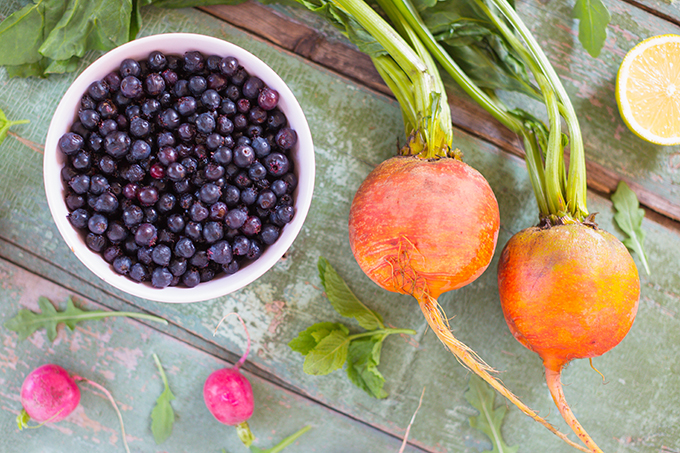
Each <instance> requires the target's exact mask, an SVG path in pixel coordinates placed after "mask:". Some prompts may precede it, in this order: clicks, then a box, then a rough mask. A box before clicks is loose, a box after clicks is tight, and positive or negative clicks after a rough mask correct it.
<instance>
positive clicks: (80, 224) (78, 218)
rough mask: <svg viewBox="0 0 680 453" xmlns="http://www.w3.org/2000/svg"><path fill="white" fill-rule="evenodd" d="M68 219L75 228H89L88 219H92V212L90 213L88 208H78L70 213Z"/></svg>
mask: <svg viewBox="0 0 680 453" xmlns="http://www.w3.org/2000/svg"><path fill="white" fill-rule="evenodd" d="M68 220H69V222H71V225H73V227H74V228H78V229H80V230H82V229H84V228H87V226H88V220H90V214H88V212H87V210H85V209H82V208H78V209H76V210H75V211H73V212H71V213H70V214H69V215H68Z"/></svg>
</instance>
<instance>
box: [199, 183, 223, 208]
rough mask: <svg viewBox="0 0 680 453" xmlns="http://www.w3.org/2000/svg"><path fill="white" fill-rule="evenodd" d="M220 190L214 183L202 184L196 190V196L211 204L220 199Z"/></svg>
mask: <svg viewBox="0 0 680 453" xmlns="http://www.w3.org/2000/svg"><path fill="white" fill-rule="evenodd" d="M221 195H222V191H221V190H220V188H219V187H217V186H216V185H215V184H212V183H208V184H205V185H203V187H201V188H200V189H199V191H198V198H199V200H201V201H202V202H203V203H205V204H213V203H215V202H216V201H217V200H219V199H220V196H221Z"/></svg>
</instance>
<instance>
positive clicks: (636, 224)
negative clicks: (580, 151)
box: [611, 181, 650, 275]
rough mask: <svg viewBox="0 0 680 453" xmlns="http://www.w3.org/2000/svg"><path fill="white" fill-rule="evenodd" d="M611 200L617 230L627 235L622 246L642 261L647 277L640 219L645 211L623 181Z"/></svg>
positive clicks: (647, 269)
mask: <svg viewBox="0 0 680 453" xmlns="http://www.w3.org/2000/svg"><path fill="white" fill-rule="evenodd" d="M611 198H612V203H613V204H614V208H615V209H616V214H614V220H615V221H616V224H617V225H618V226H619V228H621V230H622V231H623V232H624V233H626V234H627V235H628V237H627V238H626V239H624V240H623V245H625V246H626V247H627V248H628V250H630V251H632V252H635V253H636V254H637V256H638V257H639V258H640V261H642V265H643V266H644V268H645V271H646V272H647V275H649V274H650V271H649V261H648V260H647V254H646V253H645V249H644V242H645V231H644V230H643V229H642V219H644V217H645V210H644V209H642V208H641V207H640V202H639V201H638V199H637V196H635V192H633V191H632V190H631V188H630V187H628V184H626V183H625V182H623V181H620V182H619V185H618V187H617V188H616V192H614V194H613V195H612V197H611Z"/></svg>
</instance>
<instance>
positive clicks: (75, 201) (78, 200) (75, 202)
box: [66, 192, 85, 211]
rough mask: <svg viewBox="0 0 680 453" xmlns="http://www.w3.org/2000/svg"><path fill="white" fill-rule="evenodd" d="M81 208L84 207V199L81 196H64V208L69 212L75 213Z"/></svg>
mask: <svg viewBox="0 0 680 453" xmlns="http://www.w3.org/2000/svg"><path fill="white" fill-rule="evenodd" d="M83 206H85V198H83V196H82V195H78V194H77V193H73V192H71V193H70V194H68V195H67V196H66V207H67V208H68V210H69V211H75V210H76V209H79V208H82V207H83Z"/></svg>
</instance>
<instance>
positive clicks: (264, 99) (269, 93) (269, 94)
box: [257, 87, 279, 110]
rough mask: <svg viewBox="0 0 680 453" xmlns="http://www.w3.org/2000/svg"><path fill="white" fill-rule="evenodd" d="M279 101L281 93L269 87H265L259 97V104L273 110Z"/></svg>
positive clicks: (265, 108)
mask: <svg viewBox="0 0 680 453" xmlns="http://www.w3.org/2000/svg"><path fill="white" fill-rule="evenodd" d="M278 103H279V93H278V91H276V90H272V89H271V88H269V87H265V88H263V89H262V91H260V94H259V96H258V97H257V105H259V106H260V107H261V108H263V109H264V110H272V109H273V108H274V107H276V106H277V105H278Z"/></svg>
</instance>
